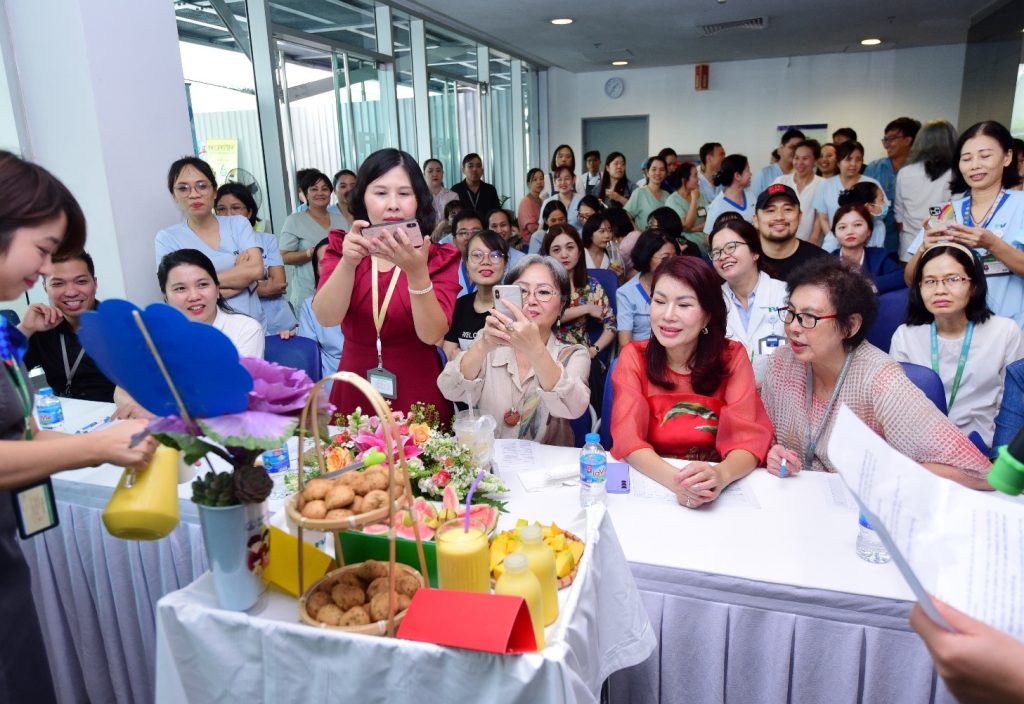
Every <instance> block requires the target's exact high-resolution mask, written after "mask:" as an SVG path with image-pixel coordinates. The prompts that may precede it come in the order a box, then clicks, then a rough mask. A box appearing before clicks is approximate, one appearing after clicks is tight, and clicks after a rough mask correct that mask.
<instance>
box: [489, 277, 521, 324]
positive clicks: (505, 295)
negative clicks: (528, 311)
mask: <svg viewBox="0 0 1024 704" xmlns="http://www.w3.org/2000/svg"><path fill="white" fill-rule="evenodd" d="M505 301H511V302H512V303H515V304H516V307H517V308H519V310H522V309H523V291H522V289H520V288H519V286H517V285H515V284H512V285H510V286H495V287H494V308H495V309H496V310H497V311H498V312H499V313H501V314H502V315H507V316H508V317H509V318H512V320H515V319H516V316H515V314H514V313H513V312H512V310H511V309H510V308H509V307H508V306H506V305H505Z"/></svg>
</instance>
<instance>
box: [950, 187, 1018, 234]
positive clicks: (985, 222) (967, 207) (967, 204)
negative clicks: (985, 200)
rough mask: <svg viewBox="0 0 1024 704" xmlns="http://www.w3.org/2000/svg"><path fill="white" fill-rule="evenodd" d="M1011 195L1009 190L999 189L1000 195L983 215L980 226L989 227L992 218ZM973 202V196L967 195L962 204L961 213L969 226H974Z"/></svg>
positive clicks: (965, 223)
mask: <svg viewBox="0 0 1024 704" xmlns="http://www.w3.org/2000/svg"><path fill="white" fill-rule="evenodd" d="M1009 197H1010V194H1009V193H1008V192H1006V191H1004V190H1000V191H999V195H997V196H996V197H995V200H993V201H992V205H990V206H989V208H988V212H986V213H985V214H984V215H983V216H981V220H982V222H981V225H980V227H982V228H987V227H988V226H989V225H990V224H991V223H992V219H993V218H995V216H996V213H998V212H999V209H1000V208H1002V207H1003V203H1005V202H1006V199H1007V198H1009ZM973 202H974V201H973V199H972V198H971V196H967V197H966V198H964V199H963V204H962V205H961V210H960V214H961V215H962V216H963V220H964V225H966V226H967V227H974V216H973V215H971V203H973Z"/></svg>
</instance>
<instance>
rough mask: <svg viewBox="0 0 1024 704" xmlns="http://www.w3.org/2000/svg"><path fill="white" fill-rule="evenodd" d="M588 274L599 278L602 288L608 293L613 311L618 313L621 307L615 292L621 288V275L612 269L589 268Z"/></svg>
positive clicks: (598, 281)
mask: <svg viewBox="0 0 1024 704" xmlns="http://www.w3.org/2000/svg"><path fill="white" fill-rule="evenodd" d="M587 276H590V277H591V278H594V279H597V283H599V284H601V288H603V289H604V292H605V293H607V294H608V303H610V304H611V306H612V312H613V313H615V314H616V315H618V313H619V307H618V305H617V304H616V303H615V294H616V292H617V291H618V290H619V276H618V274H616V273H615V272H614V271H612V270H611V269H587Z"/></svg>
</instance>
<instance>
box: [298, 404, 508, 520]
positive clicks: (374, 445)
mask: <svg viewBox="0 0 1024 704" xmlns="http://www.w3.org/2000/svg"><path fill="white" fill-rule="evenodd" d="M394 418H395V421H396V423H397V424H398V429H399V432H400V433H401V447H402V448H404V450H405V457H406V461H407V463H408V466H409V478H410V479H411V480H412V485H413V493H414V494H416V495H418V496H423V497H426V498H430V499H440V498H441V497H442V495H443V494H444V491H445V489H447V488H449V487H450V488H452V489H454V491H455V493H456V494H457V496H458V498H459V500H460V501H462V500H464V499H465V498H466V493H467V492H468V491H469V487H470V485H471V484H472V483H473V480H474V479H476V475H477V473H478V472H479V468H478V467H477V466H476V465H475V463H474V461H473V455H472V453H471V452H470V450H469V448H467V447H466V446H465V445H462V444H460V443H459V442H458V441H457V440H456V439H455V437H454V436H453V435H451V434H448V433H445V432H443V431H441V429H440V425H441V420H440V415H439V414H438V412H437V409H436V408H435V407H434V406H433V405H432V404H421V403H417V404H413V405H412V407H411V408H410V409H409V413H408V414H405V413H402V412H400V411H396V412H395V413H394ZM332 425H335V426H338V427H339V428H340V429H341V430H340V432H339V433H338V434H336V435H334V436H333V437H332V438H331V439H330V442H329V443H328V444H327V446H326V448H325V450H324V456H325V464H326V466H327V470H328V471H334V470H336V469H340V468H342V467H344V466H346V465H349V464H351V463H353V462H358V461H359V460H361V459H363V456H364V455H366V454H368V453H370V452H384V451H385V445H384V428H383V426H382V425H381V422H380V419H379V418H378V417H377V416H367V415H365V414H363V412H362V410H361V409H359V408H357V409H356V410H355V411H354V412H353V413H351V414H349V415H348V416H346V415H344V414H340V413H339V414H337V415H336V416H335V417H334V420H333V422H332ZM396 452H397V448H396ZM304 461H305V464H306V466H308V467H310V468H311V469H313V470H314V471H312V472H309V473H308V475H309V476H314V475H315V468H316V467H317V464H318V463H317V458H316V456H315V455H314V454H312V453H309V454H307V456H306V457H305V458H304ZM395 461H396V462H397V461H398V458H397V456H396V457H395ZM507 491H508V487H506V486H505V484H504V483H503V482H502V481H501V479H499V478H498V477H496V476H494V475H493V474H486V475H485V476H484V478H483V480H482V481H481V482H480V485H479V486H478V487H477V490H476V493H474V495H473V503H483V504H489V505H491V506H494V507H496V508H498V509H503V508H504V502H502V501H499V500H498V499H496V498H494V496H492V495H493V494H501V493H505V492H507Z"/></svg>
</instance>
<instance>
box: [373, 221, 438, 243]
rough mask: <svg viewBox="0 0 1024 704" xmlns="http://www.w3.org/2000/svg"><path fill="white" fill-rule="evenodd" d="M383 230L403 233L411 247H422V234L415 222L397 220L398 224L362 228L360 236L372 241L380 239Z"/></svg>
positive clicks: (391, 223)
mask: <svg viewBox="0 0 1024 704" xmlns="http://www.w3.org/2000/svg"><path fill="white" fill-rule="evenodd" d="M384 230H391V231H392V232H395V233H397V232H399V231H401V232H404V233H405V236H406V237H408V238H409V242H410V243H411V244H412V246H413V247H422V246H423V233H422V232H421V231H420V224H419V222H418V221H416V220H399V221H398V222H385V223H381V224H380V225H370V226H369V227H364V228H363V231H362V233H361V234H362V235H363V237H365V238H366V239H368V240H372V239H374V238H376V237H380V236H381V234H382V233H383V232H384Z"/></svg>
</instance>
